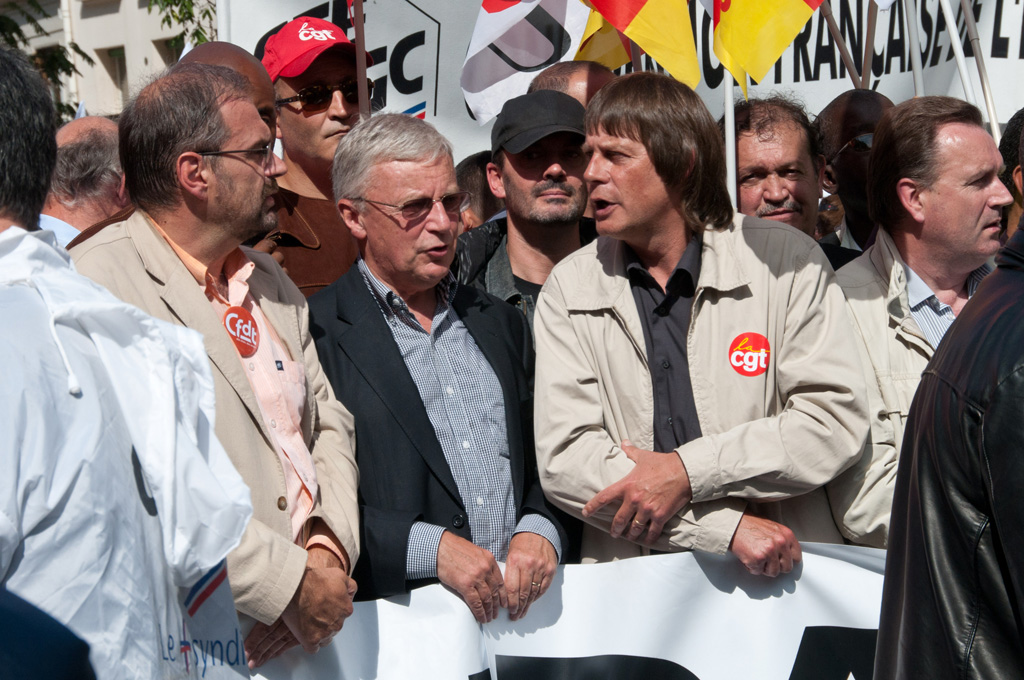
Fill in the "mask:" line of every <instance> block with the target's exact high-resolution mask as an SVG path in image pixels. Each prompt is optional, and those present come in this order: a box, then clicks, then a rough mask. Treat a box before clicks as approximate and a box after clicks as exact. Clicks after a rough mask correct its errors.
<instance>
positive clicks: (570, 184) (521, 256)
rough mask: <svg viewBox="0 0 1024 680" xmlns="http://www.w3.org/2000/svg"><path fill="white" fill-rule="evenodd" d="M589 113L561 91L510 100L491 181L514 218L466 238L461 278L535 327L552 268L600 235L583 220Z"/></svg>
mask: <svg viewBox="0 0 1024 680" xmlns="http://www.w3.org/2000/svg"><path fill="white" fill-rule="evenodd" d="M583 113H584V109H583V105H582V104H580V103H579V102H578V101H576V100H575V99H574V98H572V97H570V96H569V95H567V94H564V93H562V92H556V91H554V90H539V91H537V92H532V93H530V94H525V95H523V96H521V97H516V98H514V99H510V100H509V101H507V102H505V105H504V106H503V107H502V109H501V113H500V114H499V115H498V118H497V120H496V121H495V123H494V127H493V128H492V130H491V153H492V162H491V163H489V164H488V165H487V179H488V181H489V183H490V188H491V191H492V192H493V193H494V195H495V196H497V197H498V198H501V199H504V200H505V210H506V211H507V212H508V216H507V217H503V218H499V219H496V220H493V221H491V222H488V223H486V224H484V225H481V226H479V227H477V228H476V229H473V230H472V231H469V232H467V233H465V234H463V236H462V237H461V238H460V239H459V254H458V263H457V267H456V268H457V270H458V276H459V281H461V282H465V283H469V284H470V285H472V286H475V287H477V288H480V289H481V290H485V291H487V292H488V293H490V294H491V295H495V296H497V297H500V298H501V299H503V300H505V301H506V302H508V303H509V304H512V305H515V306H516V307H518V308H519V309H520V310H522V312H523V313H524V314H526V318H527V320H528V321H529V323H530V324H531V326H532V324H533V310H534V306H535V305H536V302H537V296H538V295H539V294H540V289H541V286H543V285H544V281H545V280H547V277H548V274H550V273H551V269H552V268H553V267H554V266H555V265H556V264H558V262H559V261H560V260H561V259H562V258H563V257H565V256H566V255H568V254H569V253H571V252H572V251H574V250H577V249H578V248H579V247H580V246H582V245H586V244H587V243H589V242H590V241H592V240H594V238H595V236H596V232H595V230H594V221H593V220H592V219H589V218H584V217H583V211H584V210H585V209H586V206H587V188H586V186H585V185H584V183H583V171H584V169H586V167H587V160H586V157H585V156H584V154H583V151H582V148H581V146H582V144H583V137H584V136H583Z"/></svg>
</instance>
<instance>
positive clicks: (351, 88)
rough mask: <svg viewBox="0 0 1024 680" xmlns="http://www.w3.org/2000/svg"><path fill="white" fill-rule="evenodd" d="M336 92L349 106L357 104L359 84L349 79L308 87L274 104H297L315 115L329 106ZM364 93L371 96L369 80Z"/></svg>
mask: <svg viewBox="0 0 1024 680" xmlns="http://www.w3.org/2000/svg"><path fill="white" fill-rule="evenodd" d="M336 91H340V92H341V96H342V97H344V98H345V101H346V102H348V103H349V104H358V103H359V83H358V82H357V81H355V80H352V79H349V80H345V81H342V82H340V83H338V84H337V85H310V86H309V87H304V88H302V89H301V90H299V93H298V94H297V95H295V96H294V97H286V98H285V99H278V100H277V101H275V102H274V104H275V105H277V106H283V105H284V104H291V103H292V102H299V104H300V105H301V106H302V110H303V111H306V112H307V113H317V112H319V111H323V110H324V109H326V108H327V107H328V106H330V105H331V99H332V98H333V97H334V93H335V92H336ZM366 92H367V96H370V97H372V96H373V81H372V80H370V79H369V78H367V79H366Z"/></svg>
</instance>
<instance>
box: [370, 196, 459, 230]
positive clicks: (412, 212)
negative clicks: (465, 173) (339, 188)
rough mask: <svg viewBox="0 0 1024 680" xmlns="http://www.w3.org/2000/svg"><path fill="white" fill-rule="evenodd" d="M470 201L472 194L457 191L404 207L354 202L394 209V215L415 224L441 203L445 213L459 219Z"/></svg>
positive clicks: (406, 204) (414, 201)
mask: <svg viewBox="0 0 1024 680" xmlns="http://www.w3.org/2000/svg"><path fill="white" fill-rule="evenodd" d="M469 199H470V193H469V192H468V191H456V192H455V193H453V194H445V195H444V196H442V197H441V198H437V199H434V198H417V199H415V200H412V201H409V202H408V203H403V204H402V205H394V204H393V203H384V202H383V201H371V200H370V199H368V198H356V199H354V200H357V201H366V202H367V203H372V204H374V205H383V206H386V207H388V208H394V209H395V212H394V213H393V214H401V215H402V218H403V219H404V220H406V221H407V222H415V221H416V220H419V219H423V218H424V217H426V216H427V215H428V214H430V211H431V210H433V209H434V204H435V203H440V204H441V207H442V208H444V211H445V212H446V213H448V215H449V216H450V217H453V218H457V217H458V216H459V215H460V214H461V213H462V211H463V210H465V209H466V208H468V207H469Z"/></svg>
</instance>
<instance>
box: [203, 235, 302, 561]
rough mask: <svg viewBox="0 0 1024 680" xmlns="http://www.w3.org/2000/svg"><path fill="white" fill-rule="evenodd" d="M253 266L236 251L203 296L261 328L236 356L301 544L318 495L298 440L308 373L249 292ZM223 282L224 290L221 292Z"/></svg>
mask: <svg viewBox="0 0 1024 680" xmlns="http://www.w3.org/2000/svg"><path fill="white" fill-rule="evenodd" d="M254 268H255V265H254V264H253V263H252V261H251V260H249V258H248V257H246V256H245V253H243V252H242V251H241V249H236V250H235V251H234V252H232V253H231V254H230V255H228V257H227V259H226V260H225V261H224V268H223V278H221V279H220V280H219V281H218V280H217V279H216V278H214V276H213V275H211V274H210V272H207V273H206V286H205V288H204V292H205V293H206V297H207V299H208V300H209V301H210V304H211V305H213V308H214V310H215V311H216V312H217V314H218V316H220V317H221V318H222V319H223V317H224V314H225V313H226V312H227V310H228V308H229V307H243V308H244V309H246V310H247V311H248V312H249V313H250V314H252V316H253V319H254V320H255V322H256V327H257V328H258V330H259V346H258V347H257V348H256V353H255V354H253V355H252V356H250V357H243V356H242V355H241V354H239V355H238V359H239V361H240V362H241V363H242V368H243V369H244V370H245V375H246V376H247V377H248V378H249V384H250V385H251V386H252V391H253V394H254V395H255V396H256V400H257V402H259V406H260V413H261V414H262V416H263V421H264V423H266V424H267V426H268V428H269V430H270V434H271V438H272V440H273V444H274V448H275V450H276V451H277V455H278V457H279V458H280V460H281V468H282V470H284V480H285V499H286V500H287V503H288V510H289V512H290V517H291V525H292V539H293V540H295V541H296V542H297V543H299V544H300V545H305V542H306V536H304V535H303V527H304V526H305V524H306V519H307V518H308V517H309V513H310V510H312V509H313V499H314V498H316V495H317V481H316V468H315V467H314V465H313V457H312V455H311V454H310V452H309V448H308V447H307V446H306V442H305V441H304V440H303V438H302V413H303V409H304V408H305V404H306V369H305V365H304V364H303V363H302V362H301V361H293V360H292V357H291V356H290V355H289V353H288V348H287V347H286V346H285V345H284V343H283V342H281V339H280V337H279V336H278V335H277V332H276V331H275V330H274V328H273V327H272V326H271V325H270V324H269V323H268V322H267V319H266V317H265V316H264V315H263V312H262V311H261V310H260V308H259V305H257V304H255V301H254V300H253V298H252V295H250V294H249V284H248V283H247V281H248V278H249V276H250V275H251V274H252V271H253V269H254ZM225 279H226V281H227V290H225V289H224V283H223V282H224V280H225ZM224 332H225V333H226V332H227V331H226V330H225V331H224Z"/></svg>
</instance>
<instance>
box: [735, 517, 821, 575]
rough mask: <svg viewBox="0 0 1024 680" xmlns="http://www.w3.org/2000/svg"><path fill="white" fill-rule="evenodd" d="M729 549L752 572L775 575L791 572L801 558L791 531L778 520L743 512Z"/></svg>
mask: <svg viewBox="0 0 1024 680" xmlns="http://www.w3.org/2000/svg"><path fill="white" fill-rule="evenodd" d="M729 551H730V552H732V553H733V554H735V555H736V557H738V558H739V560H740V562H742V563H743V566H745V567H746V568H747V571H749V572H750V573H751V574H755V575H762V574H763V575H764V576H771V577H773V578H774V577H776V576H778V575H779V574H788V573H789V572H791V571H793V565H794V564H796V563H797V562H799V561H800V560H801V559H803V555H802V553H801V551H800V543H799V542H798V541H797V540H796V537H795V536H794V535H793V532H792V531H790V530H789V528H788V527H784V526H782V525H781V524H779V523H778V522H773V521H771V520H770V519H764V518H763V517H755V516H754V515H749V514H747V513H743V517H742V518H740V524H739V526H738V527H736V533H735V534H733V537H732V543H730V544H729Z"/></svg>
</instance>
